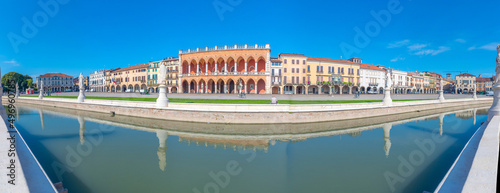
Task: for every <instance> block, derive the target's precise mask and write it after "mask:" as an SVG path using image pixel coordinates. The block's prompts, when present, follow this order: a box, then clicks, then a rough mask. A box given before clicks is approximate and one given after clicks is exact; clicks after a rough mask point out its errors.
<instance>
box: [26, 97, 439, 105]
mask: <svg viewBox="0 0 500 193" xmlns="http://www.w3.org/2000/svg"><path fill="white" fill-rule="evenodd" d="M29 97H37V96H29ZM46 97H47V98H72V99H76V98H77V97H76V96H46ZM87 99H100V100H124V101H144V102H156V98H135V97H92V96H89V97H87ZM420 100H433V99H406V100H393V101H420ZM169 101H170V102H171V103H218V104H269V103H271V100H251V99H184V98H169ZM375 102H382V100H279V101H278V103H279V104H341V103H375Z"/></svg>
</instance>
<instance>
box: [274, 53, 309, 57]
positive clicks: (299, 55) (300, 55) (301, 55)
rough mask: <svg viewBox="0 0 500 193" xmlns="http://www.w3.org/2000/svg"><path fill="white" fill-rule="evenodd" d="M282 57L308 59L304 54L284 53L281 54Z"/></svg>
mask: <svg viewBox="0 0 500 193" xmlns="http://www.w3.org/2000/svg"><path fill="white" fill-rule="evenodd" d="M280 56H295V57H306V56H305V55H304V54H284V53H281V54H280Z"/></svg>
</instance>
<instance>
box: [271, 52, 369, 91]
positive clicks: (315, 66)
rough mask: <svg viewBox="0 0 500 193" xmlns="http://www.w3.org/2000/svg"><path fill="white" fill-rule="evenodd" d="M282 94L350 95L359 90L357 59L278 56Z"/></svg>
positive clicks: (292, 55) (299, 55)
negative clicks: (280, 66)
mask: <svg viewBox="0 0 500 193" xmlns="http://www.w3.org/2000/svg"><path fill="white" fill-rule="evenodd" d="M279 59H280V60H281V61H282V62H283V63H282V65H283V85H282V88H281V90H282V94H332V91H333V93H335V94H351V93H352V91H357V90H358V86H359V81H360V79H359V68H360V63H361V62H362V61H361V59H359V58H351V59H349V60H334V59H330V58H316V57H307V56H305V55H303V54H280V55H279Z"/></svg>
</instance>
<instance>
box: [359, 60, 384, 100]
mask: <svg viewBox="0 0 500 193" xmlns="http://www.w3.org/2000/svg"><path fill="white" fill-rule="evenodd" d="M360 65H361V66H360V69H359V78H360V82H359V83H360V85H359V88H360V89H361V92H362V93H368V92H369V91H372V92H373V91H374V92H377V93H380V94H382V93H383V92H384V87H385V70H384V69H382V68H379V67H377V66H374V65H371V64H363V63H360Z"/></svg>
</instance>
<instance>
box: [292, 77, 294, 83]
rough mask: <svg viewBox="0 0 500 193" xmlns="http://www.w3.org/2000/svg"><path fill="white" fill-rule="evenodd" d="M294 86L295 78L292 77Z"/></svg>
mask: <svg viewBox="0 0 500 193" xmlns="http://www.w3.org/2000/svg"><path fill="white" fill-rule="evenodd" d="M292 84H295V77H294V76H292Z"/></svg>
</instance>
